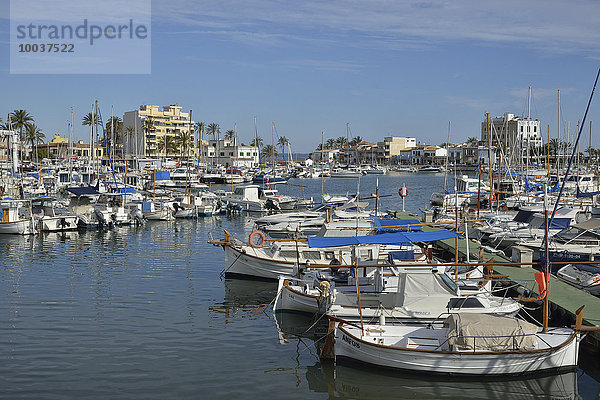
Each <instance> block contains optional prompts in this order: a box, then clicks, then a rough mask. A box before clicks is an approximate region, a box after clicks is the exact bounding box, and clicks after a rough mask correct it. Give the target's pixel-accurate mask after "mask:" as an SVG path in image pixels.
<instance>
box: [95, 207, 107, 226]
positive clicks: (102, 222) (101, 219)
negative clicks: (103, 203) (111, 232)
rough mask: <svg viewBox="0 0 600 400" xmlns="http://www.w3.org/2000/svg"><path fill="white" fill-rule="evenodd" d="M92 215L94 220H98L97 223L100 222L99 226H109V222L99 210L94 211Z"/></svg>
mask: <svg viewBox="0 0 600 400" xmlns="http://www.w3.org/2000/svg"><path fill="white" fill-rule="evenodd" d="M94 215H96V218H98V222H100V225H108V224H109V221H108V220H107V219H106V217H105V216H104V213H102V212H101V211H100V210H94Z"/></svg>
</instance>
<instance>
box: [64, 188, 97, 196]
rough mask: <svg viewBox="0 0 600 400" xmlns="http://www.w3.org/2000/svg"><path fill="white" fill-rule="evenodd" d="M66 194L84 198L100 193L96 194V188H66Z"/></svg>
mask: <svg viewBox="0 0 600 400" xmlns="http://www.w3.org/2000/svg"><path fill="white" fill-rule="evenodd" d="M67 192H70V193H73V194H74V195H75V196H85V195H96V194H100V192H98V191H97V190H96V188H93V187H91V186H84V187H70V188H67Z"/></svg>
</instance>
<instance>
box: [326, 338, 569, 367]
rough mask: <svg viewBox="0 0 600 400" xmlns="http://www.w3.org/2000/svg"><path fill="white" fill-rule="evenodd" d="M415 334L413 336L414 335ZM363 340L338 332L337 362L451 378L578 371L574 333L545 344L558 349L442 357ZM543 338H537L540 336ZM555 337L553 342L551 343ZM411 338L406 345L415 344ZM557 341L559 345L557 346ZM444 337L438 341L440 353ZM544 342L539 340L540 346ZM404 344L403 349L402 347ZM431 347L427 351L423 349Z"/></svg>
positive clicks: (440, 353)
mask: <svg viewBox="0 0 600 400" xmlns="http://www.w3.org/2000/svg"><path fill="white" fill-rule="evenodd" d="M374 327H376V329H375V330H379V331H381V330H383V331H384V333H385V332H388V331H389V330H390V329H391V328H400V329H399V330H401V329H402V328H403V329H404V331H405V332H404V333H405V334H406V335H407V336H410V335H411V334H412V335H413V336H414V340H415V342H419V341H420V342H421V343H422V342H424V340H422V339H423V337H425V338H429V337H431V336H432V335H431V334H430V332H427V331H434V330H433V329H428V328H415V327H410V326H405V327H390V326H381V327H379V326H374ZM410 329H412V332H410ZM366 332H367V334H366V335H364V336H363V337H362V338H361V334H360V328H355V327H352V326H344V327H341V328H340V327H337V328H336V330H335V342H334V343H335V344H334V346H335V347H334V348H335V357H336V362H344V361H349V360H352V361H357V362H361V363H366V364H371V365H376V366H380V367H386V368H395V369H402V370H410V371H416V372H424V373H438V374H450V375H518V374H527V373H537V372H541V371H546V370H562V369H573V368H575V367H576V366H577V358H578V357H577V354H578V348H579V338H578V337H577V335H576V334H575V333H573V331H572V330H570V329H560V328H557V329H554V332H555V334H554V335H548V336H546V337H545V340H546V341H548V342H549V343H552V344H553V347H551V348H548V349H543V350H529V351H527V350H523V351H500V352H490V351H487V352H486V351H472V350H471V351H449V350H448V351H442V350H436V347H437V346H436V345H435V344H428V345H425V346H419V345H415V347H414V348H409V347H408V346H409V345H408V344H406V345H404V346H403V347H400V346H402V345H400V346H399V347H395V346H392V345H387V344H386V345H383V344H378V343H384V342H385V339H384V338H383V337H382V335H381V334H377V333H374V332H373V333H370V334H369V333H368V331H366ZM540 335H543V334H538V336H540ZM550 336H552V337H553V339H554V340H549V337H550ZM410 339H411V338H410V337H408V338H407V339H406V340H407V341H410ZM557 339H559V340H558V341H557ZM443 340H444V337H443V336H441V337H440V338H439V340H438V341H434V340H433V339H430V340H428V342H429V343H437V342H439V346H440V347H441V345H442V342H443ZM539 341H540V339H538V342H539ZM399 343H402V342H401V341H400V342H399ZM424 347H427V348H424Z"/></svg>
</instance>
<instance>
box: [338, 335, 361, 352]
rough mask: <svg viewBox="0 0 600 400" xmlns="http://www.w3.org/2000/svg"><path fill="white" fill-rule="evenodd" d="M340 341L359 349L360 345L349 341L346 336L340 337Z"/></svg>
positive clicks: (354, 341) (351, 340)
mask: <svg viewBox="0 0 600 400" xmlns="http://www.w3.org/2000/svg"><path fill="white" fill-rule="evenodd" d="M342 341H344V342H346V343H348V344H349V345H350V346H352V347H356V348H357V349H360V343H358V342H357V341H356V340H353V339H350V338H349V337H348V336H346V335H342Z"/></svg>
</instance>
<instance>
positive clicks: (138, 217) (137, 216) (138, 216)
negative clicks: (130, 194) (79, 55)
mask: <svg viewBox="0 0 600 400" xmlns="http://www.w3.org/2000/svg"><path fill="white" fill-rule="evenodd" d="M131 218H133V220H134V221H135V223H136V225H144V223H145V222H146V217H144V214H142V212H141V211H140V210H139V209H138V208H136V209H135V210H133V211H132V212H131Z"/></svg>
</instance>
